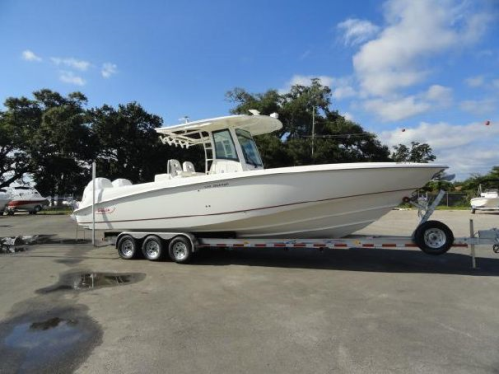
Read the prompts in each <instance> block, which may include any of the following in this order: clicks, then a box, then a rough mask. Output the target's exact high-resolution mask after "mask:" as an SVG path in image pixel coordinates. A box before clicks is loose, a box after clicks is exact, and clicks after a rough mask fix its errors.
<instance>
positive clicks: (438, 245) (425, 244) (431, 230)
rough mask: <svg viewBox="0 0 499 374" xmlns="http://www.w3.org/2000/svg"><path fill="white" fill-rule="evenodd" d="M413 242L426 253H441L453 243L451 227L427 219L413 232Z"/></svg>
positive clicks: (436, 254)
mask: <svg viewBox="0 0 499 374" xmlns="http://www.w3.org/2000/svg"><path fill="white" fill-rule="evenodd" d="M414 242H415V243H416V244H417V245H418V247H419V248H420V249H421V250H422V251H423V252H424V253H426V254H429V255H435V256H438V255H441V254H444V253H445V252H447V251H448V250H449V249H450V247H452V244H453V243H454V235H453V234H452V231H451V229H450V228H449V227H448V226H447V225H445V224H444V223H442V222H440V221H427V222H425V223H423V224H421V225H419V226H418V228H417V229H416V231H415V232H414Z"/></svg>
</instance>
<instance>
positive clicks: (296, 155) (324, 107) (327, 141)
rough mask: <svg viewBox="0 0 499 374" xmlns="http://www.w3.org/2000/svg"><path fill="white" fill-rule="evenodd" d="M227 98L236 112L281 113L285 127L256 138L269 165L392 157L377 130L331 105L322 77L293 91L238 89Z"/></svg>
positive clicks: (374, 159) (382, 159)
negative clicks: (348, 116)
mask: <svg viewBox="0 0 499 374" xmlns="http://www.w3.org/2000/svg"><path fill="white" fill-rule="evenodd" d="M226 98H227V99H228V100H229V101H230V102H232V103H234V104H235V107H234V108H232V109H231V113H233V114H247V113H248V110H249V109H256V110H258V111H259V112H260V113H261V114H265V115H270V114H272V113H274V112H275V113H278V114H279V120H280V121H281V122H282V123H283V128H282V129H281V130H280V131H278V132H274V133H272V134H266V135H262V136H257V137H256V138H255V140H256V141H257V143H258V145H259V149H260V152H261V154H262V158H263V161H264V163H265V165H266V166H267V167H280V166H292V165H308V164H326V163H335V162H357V161H388V160H389V150H388V148H387V147H386V146H383V145H382V144H381V143H380V142H379V140H377V138H376V136H375V135H374V134H370V133H368V132H366V131H364V129H363V128H362V127H361V126H360V125H358V124H356V123H354V122H351V121H348V120H346V119H345V118H344V117H343V116H341V115H340V114H339V113H338V112H337V111H334V110H332V109H331V89H330V88H329V87H326V86H323V85H321V84H320V81H319V79H312V81H311V84H310V85H309V86H303V85H294V86H292V87H291V89H290V91H289V92H287V93H279V92H278V91H277V90H268V91H267V92H265V93H258V94H250V93H248V92H247V91H245V90H244V89H242V88H235V89H234V90H232V91H229V92H228V93H227V94H226ZM314 123H315V126H313V124H314ZM313 127H314V128H313ZM312 145H313V148H314V150H313V152H312ZM312 153H313V154H312Z"/></svg>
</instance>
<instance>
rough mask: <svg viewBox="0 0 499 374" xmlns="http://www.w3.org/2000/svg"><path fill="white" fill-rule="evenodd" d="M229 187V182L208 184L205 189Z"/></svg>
mask: <svg viewBox="0 0 499 374" xmlns="http://www.w3.org/2000/svg"><path fill="white" fill-rule="evenodd" d="M228 185H229V182H221V183H213V184H207V185H204V186H203V188H205V189H206V188H219V187H227V186H228Z"/></svg>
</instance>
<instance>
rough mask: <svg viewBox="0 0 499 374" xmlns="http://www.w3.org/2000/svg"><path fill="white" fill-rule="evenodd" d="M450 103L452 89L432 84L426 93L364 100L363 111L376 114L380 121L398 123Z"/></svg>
mask: <svg viewBox="0 0 499 374" xmlns="http://www.w3.org/2000/svg"><path fill="white" fill-rule="evenodd" d="M451 103H452V89H451V88H448V87H444V86H440V85H438V84H434V85H432V86H430V88H428V90H427V91H424V92H422V93H419V94H417V95H410V96H406V97H391V98H376V99H370V100H366V101H364V103H363V106H364V109H366V110H367V111H369V112H372V113H374V114H376V115H377V116H378V117H379V118H380V119H381V120H382V121H385V122H391V121H400V120H403V119H406V118H409V117H413V116H416V115H418V114H422V113H426V112H428V111H430V110H432V109H436V108H443V107H447V106H449V105H450V104H451Z"/></svg>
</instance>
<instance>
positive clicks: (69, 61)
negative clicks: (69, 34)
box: [50, 57, 91, 71]
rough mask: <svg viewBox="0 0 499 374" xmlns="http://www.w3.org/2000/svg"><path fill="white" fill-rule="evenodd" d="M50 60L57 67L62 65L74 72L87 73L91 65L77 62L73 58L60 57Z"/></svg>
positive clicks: (86, 62) (81, 61) (85, 62)
mask: <svg viewBox="0 0 499 374" xmlns="http://www.w3.org/2000/svg"><path fill="white" fill-rule="evenodd" d="M50 60H52V62H53V63H54V64H56V65H57V66H59V65H64V66H67V67H70V68H73V69H76V70H80V71H87V70H88V68H89V67H90V66H91V63H90V62H88V61H84V60H77V59H76V58H74V57H67V58H60V57H51V58H50Z"/></svg>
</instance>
